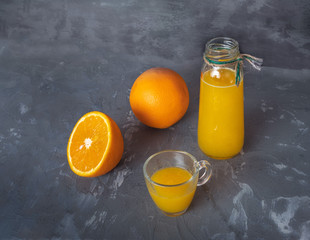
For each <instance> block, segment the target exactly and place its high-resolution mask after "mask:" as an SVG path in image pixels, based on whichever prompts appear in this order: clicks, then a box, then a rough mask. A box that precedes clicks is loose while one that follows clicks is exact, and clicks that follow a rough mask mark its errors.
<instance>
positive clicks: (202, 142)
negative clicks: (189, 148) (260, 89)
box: [198, 68, 244, 159]
mask: <svg viewBox="0 0 310 240" xmlns="http://www.w3.org/2000/svg"><path fill="white" fill-rule="evenodd" d="M241 77H242V76H241ZM235 78H236V72H235V71H234V70H232V69H229V68H213V69H211V70H209V71H206V72H205V73H204V74H202V76H201V80H200V100H199V120H198V144H199V147H200V149H201V150H202V151H203V152H204V153H205V154H206V155H208V156H209V157H212V158H215V159H227V158H231V157H233V156H235V155H237V154H238V153H239V152H240V151H241V149H242V147H243V142H244V110H243V79H241V81H240V85H239V86H236V85H235Z"/></svg>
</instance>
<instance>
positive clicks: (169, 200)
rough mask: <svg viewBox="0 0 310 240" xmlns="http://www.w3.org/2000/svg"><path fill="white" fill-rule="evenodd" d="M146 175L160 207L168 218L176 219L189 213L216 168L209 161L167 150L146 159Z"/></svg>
mask: <svg viewBox="0 0 310 240" xmlns="http://www.w3.org/2000/svg"><path fill="white" fill-rule="evenodd" d="M200 171H203V172H202V173H201V176H199V172H200ZM143 174H144V178H145V182H146V186H147V189H148V191H149V193H150V195H151V197H152V199H153V201H154V203H155V204H156V206H157V207H158V208H159V209H160V210H161V211H162V212H163V213H164V214H165V215H167V216H170V217H174V216H179V215H181V214H183V213H185V211H186V210H187V208H188V207H189V205H190V203H191V202H192V199H193V197H194V194H195V191H196V187H197V186H201V185H203V184H205V183H206V182H207V181H208V180H209V179H210V177H211V175H212V168H211V165H210V163H209V162H208V161H206V160H201V161H197V160H196V158H195V157H193V156H192V155H191V154H189V153H187V152H183V151H175V150H166V151H162V152H158V153H155V154H153V155H152V156H150V157H149V158H148V159H147V160H146V162H145V163H144V166H143Z"/></svg>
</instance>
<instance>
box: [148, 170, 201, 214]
mask: <svg viewBox="0 0 310 240" xmlns="http://www.w3.org/2000/svg"><path fill="white" fill-rule="evenodd" d="M191 178H192V174H191V173H190V172H188V171H187V170H185V169H183V168H179V167H167V168H162V169H159V170H158V171H156V172H155V173H154V174H153V175H152V177H151V179H152V181H154V182H156V183H158V185H156V186H154V189H153V190H151V191H150V195H151V197H152V199H153V201H154V202H155V204H156V205H157V206H158V207H159V208H160V209H161V210H162V211H164V212H167V213H177V212H182V211H184V210H186V209H187V208H188V206H189V205H190V203H191V201H192V199H193V197H194V194H195V190H196V183H197V181H195V183H194V184H193V182H191V181H190V182H188V183H186V182H187V181H188V180H190V179H191ZM182 183H183V184H182ZM160 184H162V185H166V186H167V185H168V186H171V187H169V188H167V187H164V186H160ZM172 186H173V187H172ZM193 186H195V187H193Z"/></svg>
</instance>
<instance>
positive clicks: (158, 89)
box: [129, 68, 189, 128]
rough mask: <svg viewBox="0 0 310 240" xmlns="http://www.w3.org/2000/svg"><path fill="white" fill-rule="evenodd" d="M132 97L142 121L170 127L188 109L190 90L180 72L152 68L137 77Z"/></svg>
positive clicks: (133, 105) (154, 125)
mask: <svg viewBox="0 0 310 240" xmlns="http://www.w3.org/2000/svg"><path fill="white" fill-rule="evenodd" d="M129 101H130V106H131V109H132V111H133V113H134V114H135V116H136V117H137V118H138V119H139V120H140V121H141V122H142V123H144V124H145V125H147V126H149V127H153V128H168V127H170V126H172V125H173V124H175V123H176V122H178V121H179V120H180V119H181V118H182V117H183V116H184V114H185V113H186V111H187V108H188V104H189V94H188V89H187V86H186V83H185V81H184V80H183V78H182V77H181V76H180V75H179V74H178V73H176V72H175V71H173V70H171V69H168V68H151V69H149V70H147V71H145V72H144V73H142V74H141V75H140V76H139V77H138V78H137V79H136V80H135V82H134V84H133V86H132V88H131V91H130V97H129Z"/></svg>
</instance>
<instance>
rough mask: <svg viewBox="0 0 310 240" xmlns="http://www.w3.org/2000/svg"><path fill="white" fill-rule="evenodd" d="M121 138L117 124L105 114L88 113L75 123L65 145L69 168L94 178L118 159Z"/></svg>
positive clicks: (121, 142) (120, 154)
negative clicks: (66, 145)
mask: <svg viewBox="0 0 310 240" xmlns="http://www.w3.org/2000/svg"><path fill="white" fill-rule="evenodd" d="M123 151H124V141H123V137H122V134H121V131H120V129H119V128H118V126H117V125H116V123H115V122H114V121H113V119H111V118H110V117H109V116H107V115H106V114H104V113H101V112H96V111H95V112H89V113H86V114H85V115H84V116H83V117H81V118H80V119H79V121H78V122H77V123H76V125H75V126H74V128H73V130H72V133H71V135H70V138H69V141H68V147H67V157H68V162H69V165H70V168H71V170H72V171H73V172H74V173H76V174H77V175H79V176H82V177H96V176H100V175H103V174H105V173H107V172H109V171H110V170H112V169H113V168H114V167H115V166H116V165H117V164H118V163H119V161H120V160H121V158H122V154H123Z"/></svg>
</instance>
